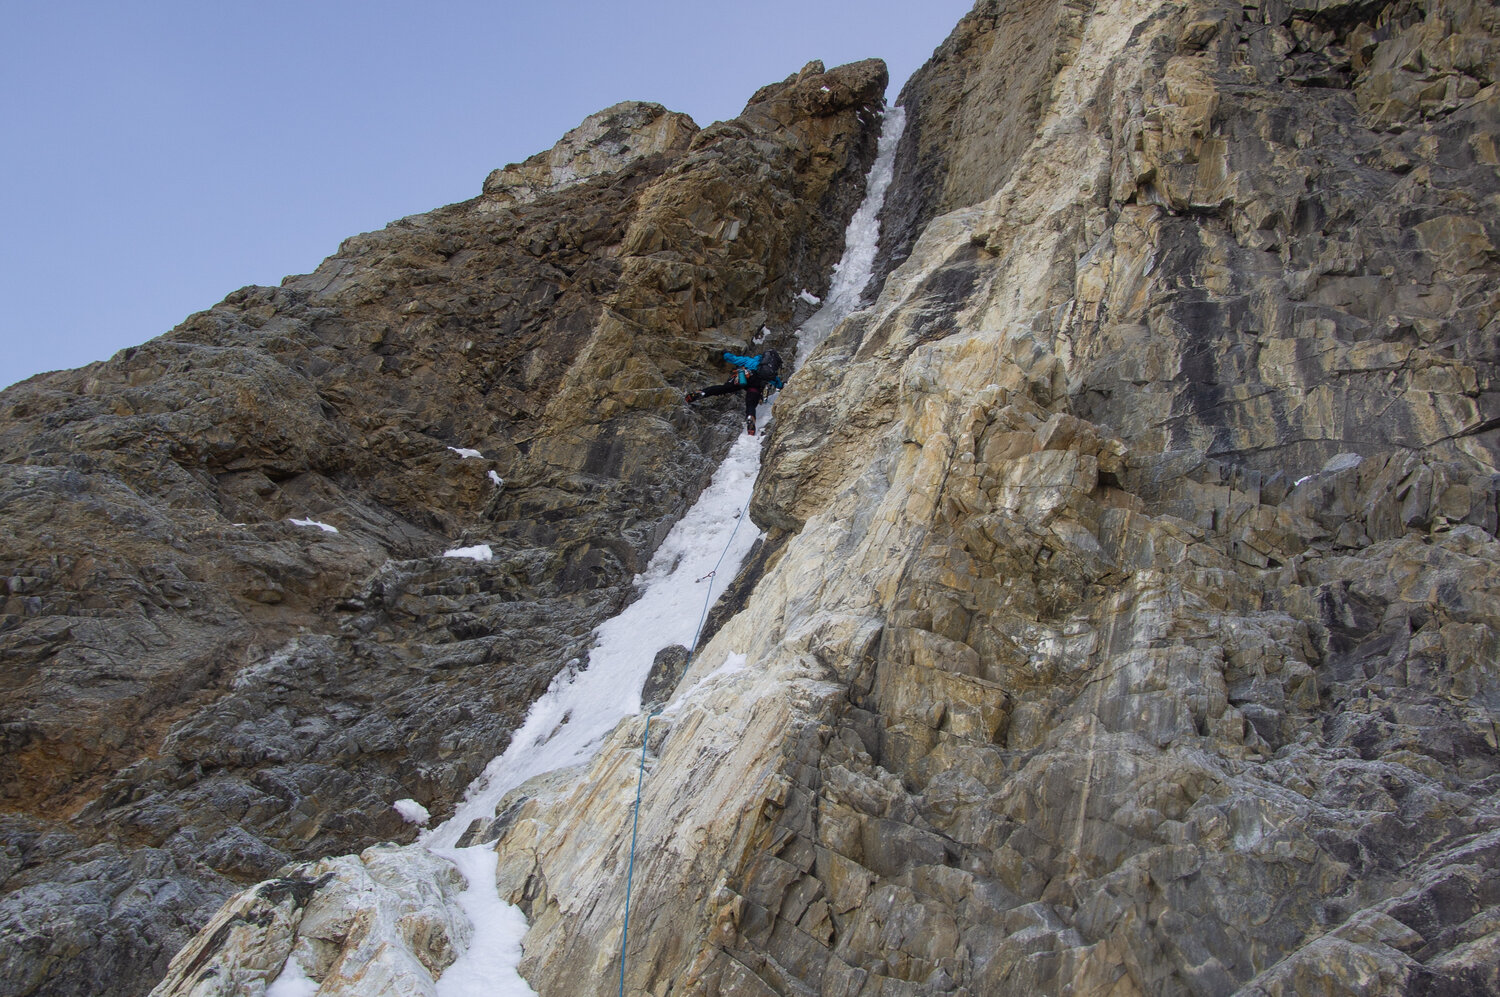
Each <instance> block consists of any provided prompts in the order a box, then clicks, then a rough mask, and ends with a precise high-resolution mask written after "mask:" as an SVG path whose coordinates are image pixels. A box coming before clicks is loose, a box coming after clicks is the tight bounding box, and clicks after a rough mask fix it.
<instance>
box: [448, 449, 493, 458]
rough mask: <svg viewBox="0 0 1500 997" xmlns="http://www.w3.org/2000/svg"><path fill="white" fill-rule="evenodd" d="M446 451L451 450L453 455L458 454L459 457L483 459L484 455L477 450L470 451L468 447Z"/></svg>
mask: <svg viewBox="0 0 1500 997" xmlns="http://www.w3.org/2000/svg"><path fill="white" fill-rule="evenodd" d="M448 449H449V450H452V451H453V452H454V453H456V454H458V455H459V456H460V457H483V456H484V454H482V453H480V452H479V451H478V450H470V449H469V448H468V447H449V448H448Z"/></svg>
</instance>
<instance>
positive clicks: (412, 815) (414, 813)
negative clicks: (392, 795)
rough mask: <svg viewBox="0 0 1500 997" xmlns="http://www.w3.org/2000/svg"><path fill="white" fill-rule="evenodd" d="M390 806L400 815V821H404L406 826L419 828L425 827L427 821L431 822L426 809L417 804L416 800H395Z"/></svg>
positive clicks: (430, 815)
mask: <svg viewBox="0 0 1500 997" xmlns="http://www.w3.org/2000/svg"><path fill="white" fill-rule="evenodd" d="M391 806H392V808H394V809H395V811H396V812H397V813H398V814H400V815H401V819H402V820H404V821H406V822H407V823H408V824H416V825H418V826H419V827H426V826H427V822H428V821H429V820H432V814H430V813H428V812H427V808H426V807H424V806H422V804H420V803H418V802H417V801H416V800H397V801H396V802H395V803H392V804H391Z"/></svg>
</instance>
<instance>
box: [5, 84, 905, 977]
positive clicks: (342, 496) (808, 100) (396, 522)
mask: <svg viewBox="0 0 1500 997" xmlns="http://www.w3.org/2000/svg"><path fill="white" fill-rule="evenodd" d="M885 86H886V73H885V68H884V66H883V65H882V64H881V63H879V62H878V61H871V62H866V63H859V64H856V65H852V66H846V67H842V68H840V69H835V70H833V71H831V72H825V71H824V69H823V67H822V65H821V64H817V63H814V64H811V65H809V66H808V67H806V68H805V69H804V70H803V71H802V72H801V73H799V74H796V75H794V76H793V77H790V78H788V79H787V80H786V81H784V82H782V83H779V84H775V85H772V86H769V87H766V88H764V89H763V90H762V91H761V92H760V93H758V94H756V95H755V98H754V99H753V100H752V101H751V102H750V103H749V104H748V105H747V106H746V108H745V110H744V112H743V114H742V115H741V116H740V117H738V118H736V119H734V120H732V121H728V122H721V123H717V124H714V125H712V126H710V127H709V128H707V129H704V130H701V131H700V130H698V129H697V128H696V126H695V125H694V124H693V123H692V122H691V121H689V120H688V119H687V118H685V117H684V116H682V115H677V114H673V113H671V112H667V111H665V110H664V109H663V108H661V107H659V106H656V105H650V104H640V103H627V104H621V105H618V106H616V107H613V108H610V109H608V110H606V111H603V112H600V113H599V114H598V115H594V116H593V117H591V118H590V119H588V120H587V121H585V122H584V123H583V124H582V125H581V126H580V127H579V128H578V129H575V130H574V131H573V132H570V133H569V134H568V136H566V137H565V138H564V139H563V141H562V142H560V143H559V144H558V146H557V147H556V148H555V149H554V150H552V151H551V152H550V153H548V154H544V155H542V156H540V157H533V160H529V161H528V162H527V163H525V164H520V165H517V166H513V167H508V168H507V169H506V170H503V171H497V172H496V174H495V175H493V176H491V178H490V179H489V180H488V181H487V182H486V184H485V193H484V194H483V195H482V196H480V197H478V198H476V199H474V200H471V201H467V202H464V203H462V204H456V205H452V206H449V207H446V208H442V209H439V210H437V211H434V212H431V213H430V214H426V215H421V216H417V217H413V218H407V219H403V220H402V221H399V222H396V223H394V224H393V225H391V226H389V227H388V228H386V229H384V230H382V231H380V232H375V233H371V234H367V235H362V236H358V237H356V238H353V239H350V240H348V241H347V242H345V243H344V245H343V246H341V247H340V250H339V252H338V253H337V254H336V255H335V256H333V257H330V258H329V259H328V260H327V261H325V262H324V264H323V265H322V266H321V267H319V269H318V270H317V271H316V272H315V273H313V274H310V275H307V276H300V277H291V278H288V279H287V280H286V281H284V282H283V284H282V285H281V286H280V287H277V288H264V287H250V288H245V289H243V290H241V291H238V292H236V293H235V294H232V295H230V296H229V298H227V299H226V300H225V301H224V302H222V303H221V304H219V305H217V306H215V307H214V308H212V309H210V310H209V311H206V312H202V313H199V314H197V315H194V316H192V317H191V318H190V319H188V320H187V321H186V322H184V323H183V324H182V325H181V326H179V327H178V328H177V329H174V330H173V331H172V332H170V333H168V334H167V335H165V336H163V337H161V338H160V339H157V340H154V341H152V342H150V343H147V344H145V345H144V346H141V347H138V348H136V349H132V350H127V351H124V352H123V353H122V354H120V355H119V356H117V357H115V358H113V359H112V360H110V361H109V362H107V363H103V364H95V365H92V366H90V367H87V368H83V369H81V370H78V371H71V372H62V373H57V374H51V375H45V376H41V377H37V378H33V379H31V380H30V381H27V382H25V383H23V384H20V385H17V386H15V387H13V388H11V389H10V390H8V391H6V392H5V393H4V394H3V395H0V482H3V483H0V531H3V533H4V543H3V545H0V550H3V553H0V600H3V603H4V606H3V613H4V616H3V623H0V655H3V660H4V662H5V668H4V672H3V677H0V683H3V684H0V717H3V727H0V738H3V755H0V828H3V830H0V836H3V849H4V850H3V852H0V880H3V887H0V889H3V891H4V892H3V895H0V981H3V984H0V989H3V990H4V991H5V992H6V993H12V994H30V993H38V994H40V993H96V994H138V993H142V992H144V991H145V990H147V989H149V988H150V987H151V985H153V984H154V983H155V982H156V981H157V980H159V979H160V978H161V976H162V974H163V973H164V972H165V970H166V965H167V960H168V958H169V957H170V956H171V955H172V954H173V953H174V952H175V951H176V950H177V949H178V948H180V947H181V946H182V944H183V943H184V942H186V941H187V940H188V938H190V937H191V935H192V933H193V932H195V931H196V930H197V929H199V928H200V927H201V926H202V925H203V924H204V923H205V922H206V921H207V920H208V918H209V917H210V916H211V915H212V914H213V912H214V911H215V910H216V909H217V908H218V907H219V906H220V904H221V903H222V902H223V901H224V900H225V899H226V898H227V897H229V896H230V895H231V894H232V893H233V892H235V891H236V890H238V889H240V888H241V887H242V886H243V885H245V884H246V883H253V882H255V881H257V880H260V879H262V878H264V877H266V876H269V875H271V874H272V873H273V872H274V871H275V870H276V869H277V868H278V867H280V866H282V865H283V864H285V863H286V862H288V861H290V860H296V859H315V858H318V857H320V856H324V855H332V854H341V853H344V852H349V851H357V850H359V849H361V848H363V847H365V846H366V845H369V844H371V843H374V842H378V841H382V840H389V839H397V840H400V839H408V840H409V839H410V837H411V836H412V835H413V834H414V833H415V829H414V828H412V827H410V826H409V825H407V824H405V823H403V821H402V819H401V817H400V816H399V815H398V814H397V813H396V812H395V811H394V810H392V809H391V804H392V802H393V801H394V800H397V799H401V798H404V797H412V798H415V799H416V800H417V801H419V802H421V803H423V804H425V805H426V806H427V807H429V808H430V809H431V810H432V811H433V812H434V813H436V814H437V815H438V816H439V817H441V816H445V815H446V814H447V813H448V812H450V811H451V809H452V806H453V804H454V803H455V802H456V800H457V798H458V796H459V794H460V793H461V791H462V790H463V789H464V787H465V786H466V785H467V784H468V783H469V782H470V780H472V779H473V778H474V776H476V775H477V774H478V772H479V771H480V769H482V768H483V766H484V764H485V762H486V761H487V760H488V759H489V758H490V757H491V756H493V755H495V754H497V753H498V752H499V751H500V750H501V749H502V748H503V747H504V746H505V744H506V742H507V740H508V738H509V737H510V733H511V731H512V730H513V729H514V728H515V727H516V726H517V724H518V723H519V722H520V720H521V719H522V718H523V717H524V715H525V713H526V709H527V707H528V706H529V704H530V703H531V701H532V700H534V699H535V698H536V696H537V695H538V694H539V693H540V692H541V691H542V690H543V689H545V688H546V686H547V684H548V683H549V682H550V681H551V679H552V678H553V676H554V675H555V674H556V673H558V672H559V671H560V670H561V669H563V668H565V667H566V666H567V665H568V664H569V663H570V662H576V661H577V659H578V658H579V657H580V655H582V654H583V653H584V652H585V651H586V650H587V648H588V645H589V642H590V632H591V631H592V629H593V628H594V627H595V626H597V625H598V624H599V623H600V622H602V621H603V620H604V619H606V618H608V617H609V616H610V615H612V614H613V613H614V612H616V611H618V610H619V608H620V607H621V605H623V603H624V602H625V601H626V599H627V598H628V597H629V594H630V591H631V589H630V581H631V578H632V576H633V575H634V574H635V573H636V572H637V571H639V570H640V568H641V567H642V566H643V565H644V564H645V562H646V559H647V558H649V556H650V554H651V552H652V551H653V550H654V549H655V548H656V546H657V545H658V544H659V543H660V542H661V538H662V537H663V536H664V535H665V533H666V530H667V529H668V528H669V527H670V526H671V524H672V523H673V522H674V521H675V520H676V519H677V518H678V517H680V516H681V515H682V513H683V511H684V510H685V509H686V507H687V506H688V504H689V503H690V501H691V500H692V498H693V496H695V495H696V494H697V492H698V491H699V490H700V489H701V488H702V487H703V485H704V483H705V481H706V480H707V478H708V475H709V474H710V472H711V471H712V469H713V467H714V465H715V464H716V463H717V461H718V459H719V458H720V457H722V455H723V453H724V451H725V450H726V449H727V448H728V446H729V443H730V441H731V439H732V438H733V437H734V436H735V434H736V433H737V426H738V423H737V420H735V419H733V418H729V417H727V413H726V417H724V418H715V417H714V415H713V414H712V413H709V414H707V415H704V414H699V413H695V412H693V411H691V410H688V409H686V408H684V407H683V406H682V405H681V397H682V391H683V389H684V387H686V386H688V385H690V384H692V383H696V382H699V381H701V380H703V379H705V378H708V377H711V376H713V373H714V372H715V371H717V370H718V369H719V366H718V363H717V359H718V353H719V351H722V350H723V349H725V348H731V349H735V350H740V351H743V350H744V349H746V348H748V346H749V344H750V343H751V340H752V339H754V338H757V337H760V336H761V335H762V333H761V330H762V329H766V328H768V327H769V328H771V329H772V330H774V331H773V332H772V333H771V335H772V336H773V337H775V336H782V337H784V336H785V335H786V332H787V328H788V324H789V323H790V321H791V320H792V318H793V315H794V310H795V309H796V308H797V307H805V306H801V305H800V302H799V301H798V299H797V297H796V295H797V294H798V292H799V291H801V290H802V289H804V288H807V289H812V290H814V291H816V290H818V289H819V288H820V287H821V286H822V282H823V281H824V280H826V274H827V272H828V270H829V268H830V267H831V266H832V264H833V262H834V261H835V260H836V259H837V258H838V254H839V250H840V239H841V236H842V231H843V227H844V224H845V222H846V221H847V218H848V216H849V214H850V213H851V212H852V211H853V209H854V206H855V204H856V203H857V202H858V200H859V188H860V179H861V178H862V176H863V175H864V172H865V170H866V168H867V166H868V163H869V161H870V158H871V157H872V156H873V154H874V142H875V136H874V132H873V131H872V125H873V123H874V122H875V121H876V112H877V111H878V109H879V107H880V105H881V103H882V100H883V93H884V90H885ZM539 171H544V172H545V173H546V175H545V176H542V175H541V172H539ZM507 177H509V179H507ZM517 178H519V179H517ZM772 341H778V340H775V339H773V340H772ZM464 549H468V550H472V551H474V552H476V553H478V554H480V556H487V557H488V559H487V560H475V559H471V558H465V557H457V558H455V557H444V556H442V555H443V553H444V552H445V551H454V550H464Z"/></svg>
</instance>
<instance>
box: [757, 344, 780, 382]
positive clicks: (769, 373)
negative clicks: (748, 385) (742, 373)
mask: <svg viewBox="0 0 1500 997" xmlns="http://www.w3.org/2000/svg"><path fill="white" fill-rule="evenodd" d="M780 373H781V354H780V353H777V352H776V351H775V350H767V351H766V352H764V353H762V354H761V355H760V364H759V365H758V366H757V367H756V368H755V376H756V377H758V378H760V379H761V380H762V381H774V380H776V377H777V375H778V374H780Z"/></svg>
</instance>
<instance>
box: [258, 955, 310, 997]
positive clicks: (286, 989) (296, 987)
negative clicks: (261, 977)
mask: <svg viewBox="0 0 1500 997" xmlns="http://www.w3.org/2000/svg"><path fill="white" fill-rule="evenodd" d="M317 992H318V981H317V980H314V979H313V978H312V977H310V976H308V975H307V970H305V969H303V968H302V963H300V962H298V961H297V957H296V956H294V955H292V956H287V960H286V964H285V965H284V966H282V967H281V974H280V975H279V976H277V977H276V979H275V980H273V981H272V982H271V985H270V986H269V987H266V997H312V995H313V994H315V993H317Z"/></svg>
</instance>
